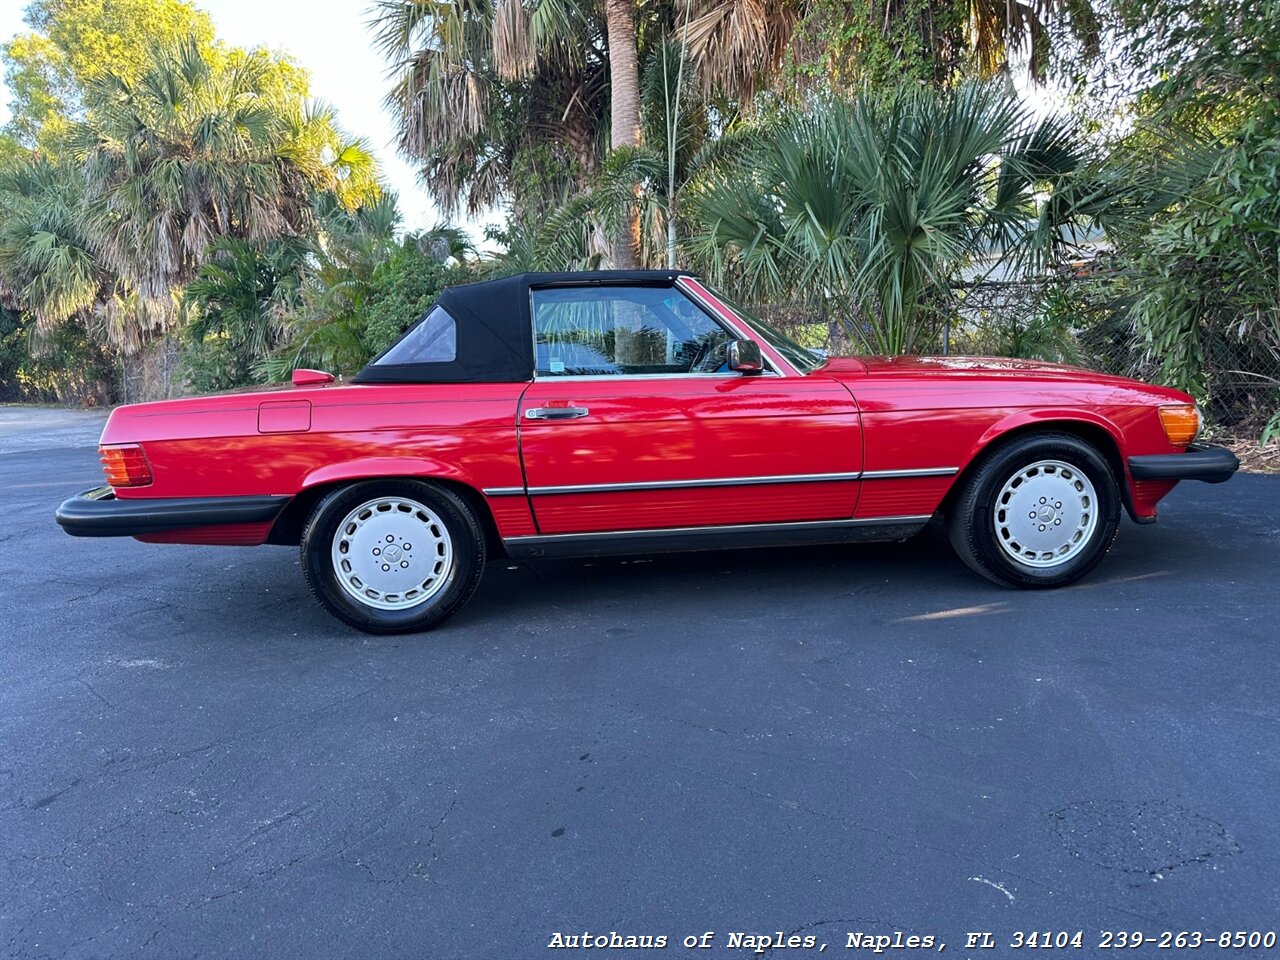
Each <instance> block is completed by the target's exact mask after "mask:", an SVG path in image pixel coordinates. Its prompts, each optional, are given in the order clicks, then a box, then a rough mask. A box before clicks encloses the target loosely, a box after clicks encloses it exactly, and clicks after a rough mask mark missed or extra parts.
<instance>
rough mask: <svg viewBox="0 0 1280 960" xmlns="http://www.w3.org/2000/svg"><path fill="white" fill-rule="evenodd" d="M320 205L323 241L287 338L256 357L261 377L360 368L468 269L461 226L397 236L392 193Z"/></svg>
mask: <svg viewBox="0 0 1280 960" xmlns="http://www.w3.org/2000/svg"><path fill="white" fill-rule="evenodd" d="M320 212H321V223H322V225H323V229H322V233H321V242H320V243H319V244H318V245H317V248H316V249H315V251H314V252H313V261H312V262H311V263H310V264H309V266H308V269H307V275H306V278H305V280H304V282H303V284H302V286H301V287H300V289H299V291H298V304H297V307H296V309H294V310H293V311H292V312H291V314H290V316H289V317H288V319H287V322H286V328H285V334H286V337H287V342H285V343H284V344H283V345H282V346H281V347H280V348H279V349H278V350H276V351H275V352H274V353H272V354H271V355H270V356H269V357H267V358H266V359H264V360H263V361H261V362H259V363H258V364H257V365H256V367H255V372H256V374H257V376H258V377H259V378H262V379H267V380H282V379H284V378H285V377H287V376H288V375H289V373H290V372H291V371H292V370H295V369H297V368H298V367H318V368H321V369H324V370H329V371H332V372H334V373H338V374H350V373H354V372H355V371H357V370H358V369H359V368H360V367H362V366H364V364H365V363H367V362H368V361H369V360H370V358H372V357H373V356H375V355H376V354H378V353H380V352H382V350H384V349H385V348H386V347H388V346H390V345H391V343H392V342H393V341H394V340H395V339H396V337H398V336H399V335H400V334H401V333H402V332H404V330H405V329H407V328H408V327H409V325H410V324H412V323H413V322H414V321H415V320H417V319H418V318H419V317H421V316H422V314H423V313H425V312H426V310H427V308H428V307H429V306H430V304H431V303H432V302H433V301H434V300H435V298H436V297H437V296H438V295H439V293H440V291H441V290H442V289H443V288H444V287H445V286H446V285H448V284H450V283H456V282H459V281H460V280H461V279H462V278H463V277H464V276H465V274H464V267H463V266H462V265H461V261H462V259H465V258H466V257H467V255H468V249H467V246H466V244H464V243H462V242H461V238H460V237H459V236H458V232H457V231H456V230H455V229H453V228H437V229H436V230H432V231H427V232H426V233H422V234H409V235H407V236H405V237H404V238H403V239H402V240H399V241H397V240H396V239H395V233H394V231H395V229H396V227H397V225H398V216H397V214H396V212H395V197H394V196H393V195H389V194H384V195H383V197H382V198H380V199H379V200H378V201H377V202H374V203H371V204H369V205H367V206H365V207H360V208H357V209H355V210H350V211H349V210H345V209H343V208H341V207H339V206H336V205H332V204H331V205H329V206H327V207H325V208H322V210H321V211H320ZM451 261H452V262H451Z"/></svg>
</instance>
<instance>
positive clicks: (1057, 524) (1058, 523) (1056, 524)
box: [1053, 520, 1062, 527]
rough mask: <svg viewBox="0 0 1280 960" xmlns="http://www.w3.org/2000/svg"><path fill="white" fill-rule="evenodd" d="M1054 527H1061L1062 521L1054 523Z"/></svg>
mask: <svg viewBox="0 0 1280 960" xmlns="http://www.w3.org/2000/svg"><path fill="white" fill-rule="evenodd" d="M1053 525H1054V526H1055V527H1057V526H1061V525H1062V521H1061V520H1055V521H1053Z"/></svg>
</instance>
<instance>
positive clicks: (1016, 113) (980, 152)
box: [693, 85, 1100, 353]
mask: <svg viewBox="0 0 1280 960" xmlns="http://www.w3.org/2000/svg"><path fill="white" fill-rule="evenodd" d="M1086 160H1087V157H1086V155H1085V153H1084V151H1083V149H1082V147H1081V146H1080V145H1079V144H1078V143H1077V142H1076V140H1075V137H1074V135H1073V131H1072V130H1071V128H1070V127H1069V126H1068V125H1065V124H1063V123H1062V122H1060V121H1056V120H1049V121H1043V122H1040V123H1034V122H1032V121H1031V120H1030V118H1029V117H1028V115H1027V114H1026V112H1025V110H1024V109H1023V108H1022V107H1021V106H1020V105H1019V104H1018V103H1017V101H1016V100H1014V99H1013V98H1012V97H1011V96H1010V95H1009V94H1007V93H1005V92H1003V91H1002V90H1000V89H999V88H997V87H994V86H986V85H966V86H963V87H961V88H959V89H958V90H956V91H954V92H938V91H937V90H935V89H934V88H930V87H924V88H911V87H900V88H898V89H897V90H896V91H894V92H893V93H892V94H890V95H888V96H887V97H884V98H880V97H876V96H874V95H872V94H863V95H860V96H858V97H856V98H855V99H854V100H853V101H851V102H846V101H841V100H834V99H830V100H824V101H820V102H817V103H814V104H812V105H810V106H809V107H808V108H807V109H805V110H804V111H803V112H794V113H792V114H790V115H789V116H787V117H786V119H785V120H784V121H783V122H782V123H780V124H779V125H778V126H777V127H776V128H775V129H774V130H772V131H771V132H770V133H769V134H768V135H767V136H766V137H764V139H763V141H762V143H761V145H760V147H759V148H758V149H756V150H753V151H750V152H748V153H747V154H745V155H744V158H743V161H742V163H741V164H740V165H739V166H738V167H737V169H734V170H730V171H727V172H724V173H722V174H720V175H718V176H717V177H716V178H714V179H713V180H712V181H710V182H709V183H707V184H706V185H705V186H704V187H703V188H702V189H701V190H700V191H699V192H698V194H697V195H696V196H695V197H694V199H693V206H694V208H695V218H696V219H697V220H698V221H699V222H700V223H701V232H700V234H698V235H697V236H695V238H694V242H693V251H694V254H695V257H696V259H697V261H698V262H699V263H700V265H702V266H703V268H704V269H705V270H706V272H707V273H709V274H710V275H711V276H712V277H713V278H715V279H717V280H720V281H723V282H725V283H727V284H729V285H730V286H731V287H733V288H734V289H735V290H736V291H737V292H738V293H739V294H740V296H741V297H742V298H744V299H748V300H751V301H754V302H775V301H781V300H789V299H793V298H795V297H796V296H799V298H801V299H802V300H804V301H805V302H807V303H809V304H810V305H812V306H813V307H814V308H816V309H817V310H819V311H821V312H822V313H823V315H826V316H830V317H831V318H833V319H834V320H836V321H838V322H839V323H840V324H841V325H842V326H843V328H844V330H845V331H846V333H847V335H848V336H849V338H851V339H852V340H853V341H854V342H855V343H858V344H859V345H861V346H863V347H864V348H866V349H869V350H871V351H873V352H877V353H902V352H914V351H921V350H925V349H928V348H930V347H931V346H933V345H934V343H935V340H936V337H937V334H938V332H939V329H940V327H941V323H942V320H943V319H944V318H945V317H946V316H947V315H949V313H950V311H951V309H952V305H951V282H952V280H953V279H954V278H955V277H956V276H957V275H958V271H959V270H960V269H961V268H962V267H963V266H965V265H966V264H968V263H969V262H970V261H971V260H972V259H973V258H974V257H975V256H977V255H978V254H980V253H984V252H986V251H987V250H989V249H990V248H991V247H992V245H995V248H996V249H997V250H999V251H1002V253H1003V258H1004V259H1005V260H1008V261H1012V262H1014V263H1017V264H1023V265H1027V266H1040V265H1043V264H1044V263H1045V262H1046V261H1047V260H1048V259H1049V258H1051V257H1052V256H1053V255H1054V254H1055V253H1056V252H1057V251H1058V250H1059V249H1060V248H1061V247H1062V246H1063V244H1064V243H1065V242H1066V240H1067V239H1068V238H1069V236H1071V235H1072V233H1073V232H1075V231H1076V230H1077V228H1078V227H1079V226H1080V225H1081V224H1082V222H1083V221H1086V220H1088V219H1089V217H1090V213H1091V210H1092V209H1093V208H1094V207H1096V206H1098V205H1099V203H1100V198H1099V196H1098V191H1097V190H1096V189H1094V188H1092V187H1089V186H1087V181H1088V180H1089V179H1090V174H1089V170H1088V167H1087V164H1086ZM1046 196H1047V199H1043V198H1044V197H1046Z"/></svg>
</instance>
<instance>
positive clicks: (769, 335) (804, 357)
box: [716, 293, 827, 374]
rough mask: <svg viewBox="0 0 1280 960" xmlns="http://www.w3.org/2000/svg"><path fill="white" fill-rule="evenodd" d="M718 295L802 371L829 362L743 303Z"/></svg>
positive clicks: (811, 370) (810, 371)
mask: <svg viewBox="0 0 1280 960" xmlns="http://www.w3.org/2000/svg"><path fill="white" fill-rule="evenodd" d="M716 297H717V298H718V299H719V300H720V302H721V303H724V304H725V305H726V306H728V307H730V308H731V309H732V310H733V312H734V313H736V314H737V315H738V316H739V317H741V318H742V321H743V323H745V324H746V325H747V326H749V327H750V328H751V330H752V332H753V333H755V334H756V335H757V336H758V337H760V339H761V340H764V341H765V342H766V343H768V344H769V346H771V347H773V349H775V350H777V351H778V353H780V354H782V356H783V358H784V359H785V360H786V361H787V362H788V363H789V364H791V365H792V366H793V367H795V368H796V370H798V371H799V372H800V373H802V374H805V373H812V372H813V371H814V370H817V369H818V368H819V367H820V366H822V365H823V364H824V363H826V362H827V358H826V357H824V356H823V355H822V354H820V353H819V352H818V351H816V350H810V349H809V348H808V347H802V346H800V344H798V343H796V342H795V341H794V340H792V339H791V338H790V337H788V336H787V335H786V334H785V333H783V332H782V331H781V330H779V329H778V328H777V327H775V326H773V325H772V324H770V323H766V322H765V321H763V320H761V319H760V318H759V317H757V316H756V315H755V314H754V313H752V312H751V311H750V310H747V309H745V308H744V307H743V306H742V305H741V304H738V303H735V302H734V301H732V300H730V299H729V298H728V297H726V296H724V295H722V294H720V293H717V294H716Z"/></svg>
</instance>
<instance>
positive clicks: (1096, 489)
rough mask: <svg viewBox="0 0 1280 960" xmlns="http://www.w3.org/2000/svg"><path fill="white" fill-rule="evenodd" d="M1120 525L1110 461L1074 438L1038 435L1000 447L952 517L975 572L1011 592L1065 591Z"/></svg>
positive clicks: (962, 552)
mask: <svg viewBox="0 0 1280 960" xmlns="http://www.w3.org/2000/svg"><path fill="white" fill-rule="evenodd" d="M1119 525H1120V489H1119V486H1118V485H1117V482H1116V478H1115V475H1114V474H1113V473H1112V470H1111V467H1110V466H1109V465H1108V464H1107V461H1106V459H1105V458H1104V457H1103V456H1102V454H1101V453H1099V452H1098V450H1097V449H1096V448H1095V447H1093V446H1092V445H1091V444H1089V443H1087V442H1086V441H1084V440H1082V439H1080V438H1079V437H1076V436H1073V435H1071V434H1058V433H1052V434H1050V433H1042V434H1032V435H1029V436H1026V437H1022V438H1020V439H1017V440H1014V441H1012V442H1010V443H1008V444H1006V445H1004V446H1002V447H998V448H996V449H995V450H994V451H993V452H992V453H990V454H988V455H987V456H986V457H985V458H984V459H983V460H982V461H980V462H979V464H978V465H977V468H976V469H975V470H974V471H973V472H972V473H971V474H970V475H969V476H968V477H967V478H966V479H965V480H964V482H963V484H962V485H961V487H960V489H959V491H958V493H957V496H956V499H955V502H954V503H953V504H952V508H951V510H950V512H949V514H948V517H947V532H948V535H949V537H950V540H951V545H952V547H954V548H955V551H956V553H957V554H959V556H960V559H962V560H963V561H964V562H965V563H966V564H967V565H968V566H969V567H970V568H971V569H973V570H975V571H977V572H978V573H980V574H982V575H983V576H984V577H987V578H988V579H990V580H994V581H995V582H996V583H1001V584H1004V585H1006V586H1012V587H1032V588H1034V587H1060V586H1064V585H1065V584H1068V583H1073V582H1074V581H1076V580H1079V579H1080V578H1081V577H1083V576H1084V575H1085V574H1087V573H1088V572H1089V571H1090V570H1092V569H1093V568H1094V567H1096V566H1097V565H1098V563H1099V562H1101V560H1102V558H1103V557H1104V556H1105V555H1106V553H1107V550H1108V549H1110V547H1111V543H1112V541H1113V540H1114V539H1115V536H1116V530H1117V529H1118V527H1119Z"/></svg>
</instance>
